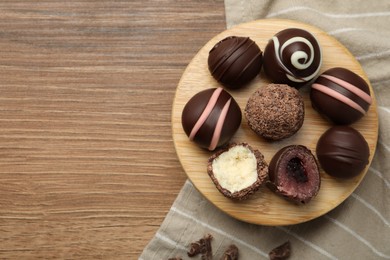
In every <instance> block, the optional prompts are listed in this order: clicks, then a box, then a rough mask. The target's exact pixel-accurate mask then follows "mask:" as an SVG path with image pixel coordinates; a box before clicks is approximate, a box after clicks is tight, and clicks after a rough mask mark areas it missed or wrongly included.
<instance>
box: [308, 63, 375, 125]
mask: <svg viewBox="0 0 390 260" xmlns="http://www.w3.org/2000/svg"><path fill="white" fill-rule="evenodd" d="M310 99H311V102H312V106H313V108H314V109H315V110H317V111H318V112H319V113H320V114H321V115H323V116H324V117H325V118H327V119H329V120H330V121H332V122H333V123H335V124H340V125H347V124H352V123H354V122H356V121H357V120H359V119H360V118H362V117H363V116H364V115H365V114H366V113H367V111H368V109H369V107H370V105H371V103H372V98H371V95H370V88H369V86H368V84H367V83H366V81H365V80H364V79H363V78H361V77H360V76H359V75H357V74H355V73H354V72H352V71H350V70H348V69H345V68H332V69H329V70H327V71H325V72H324V73H322V74H321V75H320V76H319V77H318V78H317V79H316V81H315V82H314V83H313V84H312V86H311V91H310Z"/></svg>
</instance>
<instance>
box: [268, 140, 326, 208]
mask: <svg viewBox="0 0 390 260" xmlns="http://www.w3.org/2000/svg"><path fill="white" fill-rule="evenodd" d="M320 184H321V176H320V171H319V168H318V164H317V161H316V159H315V157H314V155H313V154H312V153H311V151H310V150H309V149H308V148H307V147H305V146H303V145H289V146H286V147H284V148H282V149H281V150H279V151H278V152H277V153H276V154H275V155H274V157H273V158H272V160H271V162H270V164H269V181H268V182H267V186H268V187H269V188H270V189H271V190H272V191H274V192H276V193H277V194H280V195H282V196H283V197H285V198H287V199H289V200H292V201H294V202H299V203H308V202H309V201H310V200H311V199H312V198H313V197H315V196H316V195H317V193H318V191H319V189H320Z"/></svg>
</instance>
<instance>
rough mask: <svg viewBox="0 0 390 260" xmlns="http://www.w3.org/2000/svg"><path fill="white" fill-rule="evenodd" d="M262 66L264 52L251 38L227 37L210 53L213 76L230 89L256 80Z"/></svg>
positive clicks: (209, 63) (210, 66) (209, 59)
mask: <svg viewBox="0 0 390 260" xmlns="http://www.w3.org/2000/svg"><path fill="white" fill-rule="evenodd" d="M261 65H262V52H261V50H260V48H259V46H257V44H256V43H255V42H254V41H252V40H251V39H250V38H249V37H236V36H230V37H227V38H225V39H223V40H222V41H220V42H218V43H217V44H215V46H214V47H213V48H212V49H211V50H210V52H209V57H208V67H209V70H210V72H211V75H212V76H213V77H214V78H215V79H216V80H217V81H218V82H220V83H222V84H223V85H225V86H226V87H229V88H239V87H242V86H243V85H245V84H247V83H248V82H249V81H251V80H252V79H254V78H255V77H256V75H258V74H259V72H260V70H261Z"/></svg>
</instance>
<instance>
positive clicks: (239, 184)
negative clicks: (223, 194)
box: [212, 145, 257, 193]
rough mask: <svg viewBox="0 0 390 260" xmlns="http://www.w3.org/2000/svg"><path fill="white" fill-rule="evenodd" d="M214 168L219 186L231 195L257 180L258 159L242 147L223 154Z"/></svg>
mask: <svg viewBox="0 0 390 260" xmlns="http://www.w3.org/2000/svg"><path fill="white" fill-rule="evenodd" d="M212 167H213V172H214V176H215V178H216V179H217V180H218V182H219V184H220V185H221V186H222V188H225V189H227V190H229V191H230V192H231V193H234V192H236V191H240V190H243V189H245V188H247V187H249V186H251V185H252V184H253V183H254V182H256V180H257V161H256V157H255V155H254V154H253V153H252V152H251V151H250V150H249V149H248V148H247V147H245V146H242V145H238V146H235V147H232V148H230V149H229V150H228V151H227V152H224V153H222V154H221V155H220V156H218V157H217V158H216V159H214V160H213V164H212Z"/></svg>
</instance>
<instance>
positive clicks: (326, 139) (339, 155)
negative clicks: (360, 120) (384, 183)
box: [316, 126, 370, 178]
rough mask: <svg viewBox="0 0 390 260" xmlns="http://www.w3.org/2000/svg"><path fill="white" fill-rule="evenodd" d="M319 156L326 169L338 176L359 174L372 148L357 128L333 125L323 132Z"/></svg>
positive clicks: (319, 142)
mask: <svg viewBox="0 0 390 260" xmlns="http://www.w3.org/2000/svg"><path fill="white" fill-rule="evenodd" d="M316 153H317V158H318V161H319V162H320V165H321V167H322V168H323V169H324V171H325V172H326V173H327V174H329V175H332V176H334V177H338V178H351V177H354V176H357V175H359V174H360V173H361V172H362V171H363V169H364V168H365V167H366V165H367V164H368V158H369V156H370V149H369V147H368V144H367V141H366V140H365V139H364V137H363V136H362V134H361V133H360V132H359V131H357V130H356V129H354V128H352V127H349V126H333V127H331V128H329V129H328V130H327V131H326V132H325V133H323V134H322V136H321V137H320V139H319V140H318V143H317V149H316Z"/></svg>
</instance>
